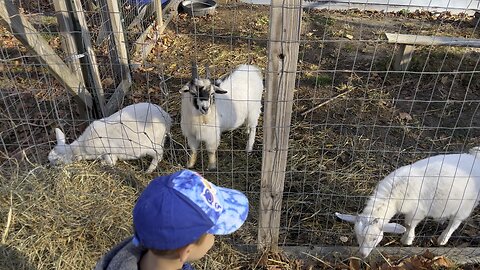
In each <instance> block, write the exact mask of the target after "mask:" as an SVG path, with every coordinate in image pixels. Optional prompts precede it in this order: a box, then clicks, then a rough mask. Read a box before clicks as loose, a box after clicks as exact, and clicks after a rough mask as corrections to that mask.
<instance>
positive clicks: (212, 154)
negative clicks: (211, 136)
mask: <svg viewBox="0 0 480 270" xmlns="http://www.w3.org/2000/svg"><path fill="white" fill-rule="evenodd" d="M205 145H206V148H207V152H208V169H209V170H213V169H216V168H217V149H218V146H219V145H220V133H217V135H216V140H209V141H206V142H205Z"/></svg>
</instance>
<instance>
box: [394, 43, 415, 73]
mask: <svg viewBox="0 0 480 270" xmlns="http://www.w3.org/2000/svg"><path fill="white" fill-rule="evenodd" d="M414 50H415V46H412V45H406V44H399V45H398V49H397V52H396V53H395V58H394V59H393V69H395V70H403V71H405V70H407V67H408V65H409V64H410V60H412V56H413V51H414Z"/></svg>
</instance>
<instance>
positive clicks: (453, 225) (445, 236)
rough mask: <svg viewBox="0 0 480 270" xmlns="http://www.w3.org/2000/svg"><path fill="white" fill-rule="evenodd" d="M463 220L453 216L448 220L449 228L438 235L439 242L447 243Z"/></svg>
mask: <svg viewBox="0 0 480 270" xmlns="http://www.w3.org/2000/svg"><path fill="white" fill-rule="evenodd" d="M462 221H463V220H461V219H456V218H452V219H450V221H449V222H448V226H447V228H446V229H445V230H444V231H443V232H442V234H441V235H440V236H439V237H438V240H437V243H438V245H440V246H443V245H445V244H446V243H447V242H448V240H449V239H450V236H452V233H453V232H454V231H455V230H456V229H457V228H458V226H460V224H461V223H462Z"/></svg>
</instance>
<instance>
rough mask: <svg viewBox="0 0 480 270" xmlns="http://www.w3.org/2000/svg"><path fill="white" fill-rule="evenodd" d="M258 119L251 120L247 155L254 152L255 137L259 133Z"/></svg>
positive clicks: (248, 127)
mask: <svg viewBox="0 0 480 270" xmlns="http://www.w3.org/2000/svg"><path fill="white" fill-rule="evenodd" d="M257 124H258V119H254V120H249V123H248V126H247V131H248V143H247V148H246V149H245V150H246V151H247V153H250V152H252V150H253V144H254V143H255V135H256V132H257Z"/></svg>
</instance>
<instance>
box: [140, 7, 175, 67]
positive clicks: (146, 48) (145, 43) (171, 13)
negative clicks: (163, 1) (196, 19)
mask: <svg viewBox="0 0 480 270" xmlns="http://www.w3.org/2000/svg"><path fill="white" fill-rule="evenodd" d="M181 1H182V0H171V1H170V2H169V3H168V4H167V5H166V6H165V8H164V9H163V13H164V14H163V17H164V18H165V19H164V20H163V24H162V26H160V27H157V28H156V34H155V35H154V37H153V39H151V40H146V39H147V35H148V34H149V33H150V32H151V31H153V28H154V27H155V24H156V22H154V23H152V24H150V25H149V26H148V27H147V29H145V31H143V33H142V34H141V35H140V37H139V38H138V39H137V40H136V41H135V43H134V50H133V53H132V55H133V57H132V61H131V62H132V63H131V65H132V69H137V68H139V67H140V66H141V65H142V63H143V62H144V60H145V59H146V58H147V56H148V54H150V52H151V51H152V49H153V47H154V46H155V44H156V42H157V40H158V39H159V38H160V36H161V35H162V33H163V31H164V30H165V28H166V27H167V25H168V23H169V22H170V21H171V20H172V19H173V17H175V16H177V14H178V12H177V9H178V5H179V4H180V2H181Z"/></svg>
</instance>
